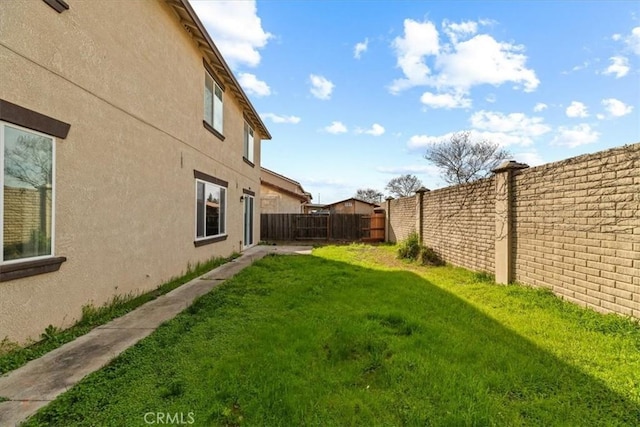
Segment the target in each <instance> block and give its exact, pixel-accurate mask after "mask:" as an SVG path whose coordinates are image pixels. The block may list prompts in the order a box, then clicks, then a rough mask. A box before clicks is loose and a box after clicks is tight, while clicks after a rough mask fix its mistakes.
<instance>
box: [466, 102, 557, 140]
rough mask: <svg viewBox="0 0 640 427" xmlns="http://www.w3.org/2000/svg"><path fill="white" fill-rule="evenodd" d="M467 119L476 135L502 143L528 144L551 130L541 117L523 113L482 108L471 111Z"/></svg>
mask: <svg viewBox="0 0 640 427" xmlns="http://www.w3.org/2000/svg"><path fill="white" fill-rule="evenodd" d="M469 121H470V122H471V126H472V127H473V128H474V132H476V133H477V134H478V136H481V137H482V138H484V139H488V140H491V141H495V142H498V143H500V144H502V145H513V144H519V145H530V144H532V143H533V139H534V138H536V137H538V136H541V135H544V134H545V133H547V132H550V131H551V127H550V126H548V125H546V124H545V123H544V119H543V118H542V117H528V116H526V115H525V114H523V113H510V114H503V113H500V112H495V111H484V110H482V111H477V112H475V113H473V115H472V116H471V118H470V119H469Z"/></svg>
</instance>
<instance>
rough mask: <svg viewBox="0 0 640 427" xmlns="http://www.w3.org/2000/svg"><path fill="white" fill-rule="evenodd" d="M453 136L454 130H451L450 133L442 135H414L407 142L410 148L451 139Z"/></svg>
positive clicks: (422, 146)
mask: <svg viewBox="0 0 640 427" xmlns="http://www.w3.org/2000/svg"><path fill="white" fill-rule="evenodd" d="M451 136H453V132H450V133H448V134H445V135H441V136H431V135H413V136H412V137H411V138H409V142H407V147H408V148H409V149H419V148H424V147H427V146H429V145H431V144H435V143H437V142H440V141H446V140H449V139H450V138H451Z"/></svg>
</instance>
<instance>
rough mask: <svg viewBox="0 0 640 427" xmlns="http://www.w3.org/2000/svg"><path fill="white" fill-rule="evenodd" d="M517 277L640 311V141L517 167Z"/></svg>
mask: <svg viewBox="0 0 640 427" xmlns="http://www.w3.org/2000/svg"><path fill="white" fill-rule="evenodd" d="M512 185H513V186H514V187H513V188H514V190H515V191H514V196H513V199H512V224H513V229H514V231H515V232H514V234H513V246H512V248H513V259H514V279H515V280H516V281H518V282H521V283H526V284H530V285H534V286H543V287H547V288H551V289H552V290H553V291H554V292H555V293H557V294H559V295H562V296H563V298H565V299H567V300H570V301H573V302H575V303H578V304H580V305H583V306H589V307H592V308H595V309H597V310H599V311H604V312H609V311H614V312H617V313H622V314H627V315H633V316H636V317H640V144H635V145H632V146H628V147H621V148H616V149H612V150H608V151H603V152H599V153H595V154H591V155H584V156H579V157H575V158H572V159H568V160H565V161H562V162H557V163H551V164H548V165H543V166H539V167H535V168H531V169H524V170H522V171H519V172H517V173H516V174H515V176H514V179H513V181H512Z"/></svg>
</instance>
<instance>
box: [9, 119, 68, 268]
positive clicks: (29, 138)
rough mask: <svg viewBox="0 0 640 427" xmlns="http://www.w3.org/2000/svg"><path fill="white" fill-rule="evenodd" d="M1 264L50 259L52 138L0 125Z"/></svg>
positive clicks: (10, 125)
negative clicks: (0, 187) (0, 163)
mask: <svg viewBox="0 0 640 427" xmlns="http://www.w3.org/2000/svg"><path fill="white" fill-rule="evenodd" d="M0 151H1V153H2V166H3V173H2V175H1V176H0V180H1V181H2V188H3V192H2V196H1V199H2V200H1V202H0V206H1V207H2V209H1V210H2V229H1V231H0V233H1V234H2V244H3V252H2V262H3V264H7V263H12V262H17V261H26V260H36V259H39V258H45V257H51V256H52V255H53V248H54V244H53V237H54V236H53V234H54V233H53V231H54V212H53V210H54V209H53V208H54V194H55V184H54V167H55V138H53V137H51V136H49V135H46V134H42V133H39V132H34V131H32V130H27V129H25V128H22V127H19V126H15V125H12V124H8V123H3V122H0Z"/></svg>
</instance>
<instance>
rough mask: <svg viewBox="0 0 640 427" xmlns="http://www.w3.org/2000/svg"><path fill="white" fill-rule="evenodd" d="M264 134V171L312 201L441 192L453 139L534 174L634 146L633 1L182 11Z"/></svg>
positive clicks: (639, 105)
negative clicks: (412, 186)
mask: <svg viewBox="0 0 640 427" xmlns="http://www.w3.org/2000/svg"><path fill="white" fill-rule="evenodd" d="M191 4H192V5H193V7H194V9H195V10H196V12H197V13H198V15H199V16H200V18H201V20H202V21H203V23H204V24H205V26H206V28H207V30H208V31H209V34H210V35H211V37H212V38H213V40H214V42H215V43H216V45H217V46H218V47H219V49H220V50H221V51H222V53H223V55H224V56H225V59H226V60H227V62H228V64H229V65H230V67H231V68H232V70H233V71H234V73H235V74H236V77H237V78H238V80H239V82H240V83H241V85H242V86H243V88H244V90H245V92H246V93H247V94H248V96H249V98H250V99H251V101H252V103H253V104H254V106H255V108H256V110H257V111H258V113H259V114H260V115H261V117H262V118H263V120H264V122H265V124H266V125H267V127H268V128H269V130H270V132H271V134H272V136H273V139H272V140H271V141H265V142H263V144H262V165H263V166H264V167H267V168H269V169H272V170H274V171H276V172H278V173H280V174H283V175H286V176H288V177H290V178H292V179H295V180H297V181H299V182H301V183H302V185H303V187H304V188H305V190H307V191H309V192H310V193H311V194H312V195H313V199H314V200H313V201H314V202H316V203H330V202H334V201H338V200H340V199H344V198H348V197H351V196H352V195H353V194H354V193H355V191H356V190H357V189H358V188H364V187H371V188H376V189H378V190H381V191H384V187H385V185H386V183H387V182H388V181H389V180H390V179H391V178H394V177H396V176H398V175H401V174H405V173H412V174H415V175H417V176H418V177H419V178H420V179H421V180H422V182H423V183H424V184H425V186H426V187H428V188H430V189H434V188H440V187H443V186H444V184H443V181H442V179H441V178H440V176H439V172H438V171H437V170H436V169H434V168H433V167H432V166H431V165H430V164H429V163H428V162H427V161H426V160H424V158H423V154H424V149H425V147H426V146H427V145H428V144H431V143H433V142H435V141H439V140H442V139H448V138H449V137H450V136H451V134H452V133H454V132H458V131H465V130H468V131H471V133H472V136H473V137H474V138H475V139H488V140H492V141H496V142H498V143H500V144H502V145H504V146H505V148H507V149H508V150H509V151H510V152H511V153H512V154H513V158H514V159H515V160H518V161H521V162H525V163H527V164H529V165H531V166H535V165H540V164H544V163H548V162H553V161H557V160H562V159H565V158H568V157H573V156H577V155H580V154H584V153H591V152H596V151H600V150H604V149H607V148H611V147H616V146H620V145H624V144H630V143H635V142H640V6H639V4H640V3H638V2H637V1H584V2H582V1H535V2H534V1H530V2H524V1H429V2H427V1H400V0H396V1H382V0H378V1H374V0H369V1H365V0H360V1H337V0H335V1H332V0H324V1H292V0H265V1H257V2H255V1H249V0H247V1H244V0H236V1H210V0H191Z"/></svg>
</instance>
